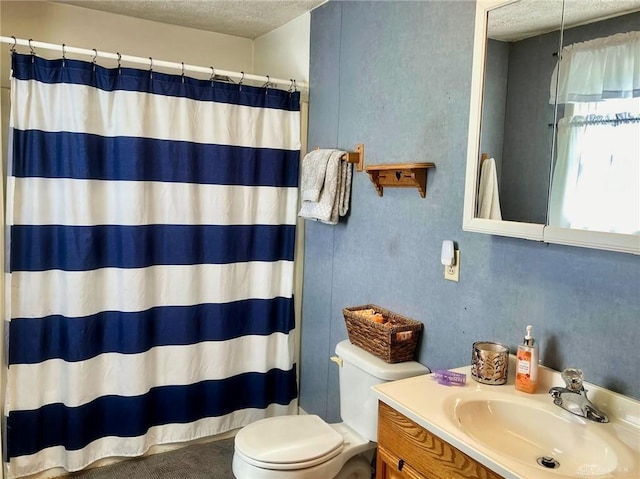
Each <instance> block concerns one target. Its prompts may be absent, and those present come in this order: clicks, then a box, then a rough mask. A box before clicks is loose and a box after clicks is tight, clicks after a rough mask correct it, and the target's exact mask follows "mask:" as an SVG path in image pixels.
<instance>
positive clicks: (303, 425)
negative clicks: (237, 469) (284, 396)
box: [235, 415, 343, 469]
mask: <svg viewBox="0 0 640 479" xmlns="http://www.w3.org/2000/svg"><path fill="white" fill-rule="evenodd" d="M342 444H343V438H342V435H341V434H339V433H338V432H337V431H336V430H335V429H333V428H332V427H331V426H329V425H328V424H327V423H326V422H324V421H323V420H322V419H320V418H319V417H318V416H315V415H301V416H279V417H271V418H267V419H262V420H260V421H256V422H254V423H252V424H249V425H248V426H246V427H244V428H243V429H241V430H240V431H239V432H238V434H237V435H236V438H235V448H236V451H237V452H239V453H241V454H242V456H244V458H245V460H246V461H247V462H249V463H251V464H253V465H256V466H259V467H263V468H268V469H292V468H302V467H311V466H314V465H317V464H321V463H323V462H325V461H327V460H328V459H331V458H332V457H334V456H337V455H338V454H339V453H340V451H341V450H342Z"/></svg>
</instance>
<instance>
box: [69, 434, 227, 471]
mask: <svg viewBox="0 0 640 479" xmlns="http://www.w3.org/2000/svg"><path fill="white" fill-rule="evenodd" d="M232 457H233V438H230V439H224V440H222V441H214V442H210V443H207V444H194V445H192V446H187V447H183V448H182V449H177V450H175V451H169V452H163V453H160V454H154V455H152V456H146V457H141V458H136V459H129V460H126V461H123V462H119V463H117V464H112V465H110V466H104V467H99V468H95V469H89V470H86V471H80V472H76V473H74V474H70V475H67V476H61V477H60V478H59V479H234V475H233V473H232V472H231V459H232Z"/></svg>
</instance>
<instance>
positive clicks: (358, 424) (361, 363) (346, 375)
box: [336, 340, 431, 442]
mask: <svg viewBox="0 0 640 479" xmlns="http://www.w3.org/2000/svg"><path fill="white" fill-rule="evenodd" d="M336 354H337V355H338V357H340V358H341V359H342V366H341V367H340V368H339V375H340V417H341V418H342V421H343V422H344V423H345V424H347V425H348V426H349V427H350V428H351V429H353V430H354V431H356V432H357V433H358V434H360V435H361V436H362V437H364V438H366V439H368V440H370V441H375V442H377V440H378V400H377V398H376V397H375V396H374V393H373V391H372V390H371V388H372V387H373V386H375V385H376V384H382V383H385V382H388V381H395V380H397V379H404V378H408V377H411V376H418V375H420V374H428V373H430V372H431V371H429V368H427V367H426V366H423V365H422V364H420V363H418V362H416V361H406V362H403V363H395V364H389V363H386V362H384V361H383V360H382V359H380V358H377V357H375V356H374V355H373V354H370V353H368V352H367V351H365V350H364V349H361V348H359V347H358V346H355V345H353V344H351V343H350V342H349V340H344V341H341V342H340V343H338V344H337V345H336Z"/></svg>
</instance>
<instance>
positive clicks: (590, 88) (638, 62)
mask: <svg viewBox="0 0 640 479" xmlns="http://www.w3.org/2000/svg"><path fill="white" fill-rule="evenodd" d="M556 79H557V83H558V85H557V93H558V95H557V102H558V103H570V102H593V101H600V100H604V99H609V98H632V97H639V96H640V31H634V32H627V33H618V34H615V35H611V36H608V37H604V38H596V39H593V40H589V41H586V42H581V43H574V44H572V45H567V46H566V47H564V48H563V49H562V52H561V53H560V55H559V59H558V63H557V65H556V68H555V69H554V71H553V75H552V78H551V83H550V95H549V103H551V104H553V103H554V102H555V101H556Z"/></svg>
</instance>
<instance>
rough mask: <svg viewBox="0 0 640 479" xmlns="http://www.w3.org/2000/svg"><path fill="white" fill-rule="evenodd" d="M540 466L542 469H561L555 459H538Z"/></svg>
mask: <svg viewBox="0 0 640 479" xmlns="http://www.w3.org/2000/svg"><path fill="white" fill-rule="evenodd" d="M538 464H540V465H541V466H542V467H546V468H547V469H555V468H557V467H560V463H559V462H558V461H556V460H555V459H554V458H553V457H549V456H542V457H539V458H538Z"/></svg>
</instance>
